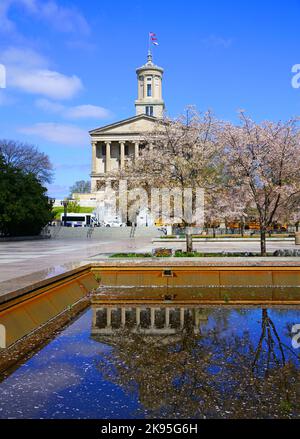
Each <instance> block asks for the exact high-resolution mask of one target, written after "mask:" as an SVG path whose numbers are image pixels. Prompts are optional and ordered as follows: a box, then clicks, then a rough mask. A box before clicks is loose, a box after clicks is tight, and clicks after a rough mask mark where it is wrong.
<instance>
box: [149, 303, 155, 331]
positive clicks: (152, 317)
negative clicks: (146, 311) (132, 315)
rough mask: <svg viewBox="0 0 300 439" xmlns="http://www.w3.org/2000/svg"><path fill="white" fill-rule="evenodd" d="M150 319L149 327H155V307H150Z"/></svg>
mask: <svg viewBox="0 0 300 439" xmlns="http://www.w3.org/2000/svg"><path fill="white" fill-rule="evenodd" d="M150 321H151V323H150V325H151V328H155V308H150Z"/></svg>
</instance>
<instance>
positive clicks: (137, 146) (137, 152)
mask: <svg viewBox="0 0 300 439" xmlns="http://www.w3.org/2000/svg"><path fill="white" fill-rule="evenodd" d="M139 148H140V144H139V142H135V144H134V159H135V160H137V159H138V157H139V152H140V151H139Z"/></svg>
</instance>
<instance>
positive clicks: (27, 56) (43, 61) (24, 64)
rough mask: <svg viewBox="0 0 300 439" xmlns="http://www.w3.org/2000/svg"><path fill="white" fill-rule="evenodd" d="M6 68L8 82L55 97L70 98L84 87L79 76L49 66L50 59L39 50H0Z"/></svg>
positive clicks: (11, 48) (13, 85)
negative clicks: (65, 73)
mask: <svg viewBox="0 0 300 439" xmlns="http://www.w3.org/2000/svg"><path fill="white" fill-rule="evenodd" d="M1 60H3V63H4V65H5V66H6V70H7V86H8V87H10V86H11V87H15V88H18V89H20V90H22V91H25V92H26V93H32V94H38V95H42V96H47V97H49V98H52V99H70V98H72V97H73V96H75V95H76V94H77V93H78V92H79V91H80V90H82V89H83V85H82V82H81V80H80V78H78V77H77V76H76V75H73V76H67V75H64V74H62V73H60V72H57V71H54V70H51V69H50V68H49V64H50V63H49V61H48V59H47V58H46V57H44V56H43V55H41V54H39V53H38V52H36V51H34V50H32V49H28V48H19V47H10V48H8V49H6V50H5V51H4V52H3V53H1Z"/></svg>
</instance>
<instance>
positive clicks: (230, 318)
mask: <svg viewBox="0 0 300 439" xmlns="http://www.w3.org/2000/svg"><path fill="white" fill-rule="evenodd" d="M299 323H300V308H296V307H293V308H290V307H289V308H279V307H274V308H269V309H267V308H259V307H249V308H232V307H229V306H218V307H203V306H201V305H199V306H198V305H195V306H190V305H187V306H186V307H184V306H182V305H180V306H176V304H168V305H162V304H157V305H155V304H153V305H152V304H151V305H145V306H142V305H139V306H135V305H128V306H126V304H123V305H118V304H114V305H113V306H111V307H107V306H104V305H101V304H95V305H93V306H92V308H90V309H89V310H88V311H86V312H85V313H84V314H83V315H81V317H79V318H78V319H77V320H76V321H74V322H73V323H72V324H71V325H70V326H69V327H67V328H66V329H65V330H63V331H62V332H61V333H60V334H59V335H58V336H57V337H56V338H55V339H54V340H52V341H51V342H50V343H49V344H48V345H47V346H45V347H44V348H43V349H41V350H40V351H39V352H37V353H36V354H35V355H34V356H32V358H30V359H29V360H28V361H26V362H25V363H24V364H22V365H20V367H19V368H18V369H17V370H15V371H14V372H13V373H12V374H11V375H10V376H8V377H7V378H6V379H5V380H4V381H2V383H0V418H98V419H105V418H110V419H113V418H128V419H130V418H260V417H261V418H281V417H293V418H296V417H297V418H299V417H300V387H299V383H300V381H299V378H300V361H299V358H298V357H297V356H299V354H300V350H299V349H298V350H297V349H294V348H293V347H292V334H291V328H292V327H293V325H295V324H299Z"/></svg>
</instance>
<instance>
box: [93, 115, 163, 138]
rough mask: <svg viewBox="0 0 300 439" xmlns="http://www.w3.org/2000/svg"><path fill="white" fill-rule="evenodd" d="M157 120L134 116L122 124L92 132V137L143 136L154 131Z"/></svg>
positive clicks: (118, 123)
mask: <svg viewBox="0 0 300 439" xmlns="http://www.w3.org/2000/svg"><path fill="white" fill-rule="evenodd" d="M156 120H157V119H156V118H155V117H151V116H147V115H146V114H142V115H139V116H134V117H131V118H129V119H125V120H122V121H120V122H116V123H113V124H111V125H106V126H104V127H100V128H96V129H95V130H92V131H90V135H91V136H95V135H106V134H120V135H121V134H125V135H126V134H141V133H144V132H145V133H146V132H149V131H152V130H153V128H154V126H155V123H156Z"/></svg>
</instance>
